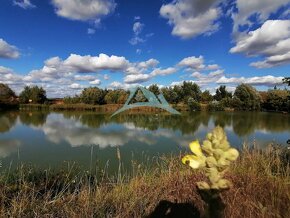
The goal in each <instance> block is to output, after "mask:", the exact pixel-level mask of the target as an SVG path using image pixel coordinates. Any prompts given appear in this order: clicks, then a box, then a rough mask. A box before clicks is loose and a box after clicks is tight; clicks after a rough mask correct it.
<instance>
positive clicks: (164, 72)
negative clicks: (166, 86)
mask: <svg viewBox="0 0 290 218" xmlns="http://www.w3.org/2000/svg"><path fill="white" fill-rule="evenodd" d="M176 72H177V69H176V68H174V67H168V68H166V69H161V68H157V69H154V70H153V71H152V72H151V73H150V75H151V76H158V75H159V76H165V75H169V74H173V73H176Z"/></svg>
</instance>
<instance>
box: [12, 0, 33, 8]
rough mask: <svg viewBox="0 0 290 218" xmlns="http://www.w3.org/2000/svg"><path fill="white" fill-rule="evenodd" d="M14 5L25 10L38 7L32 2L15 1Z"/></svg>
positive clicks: (28, 0)
mask: <svg viewBox="0 0 290 218" xmlns="http://www.w3.org/2000/svg"><path fill="white" fill-rule="evenodd" d="M13 4H14V5H17V6H19V7H21V8H23V9H29V8H35V7H36V6H35V5H34V4H32V3H31V1H30V0H13Z"/></svg>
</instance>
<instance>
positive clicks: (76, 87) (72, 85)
mask: <svg viewBox="0 0 290 218" xmlns="http://www.w3.org/2000/svg"><path fill="white" fill-rule="evenodd" d="M69 87H70V88H72V89H82V88H83V87H82V85H80V84H78V83H73V84H71V85H70V86H69Z"/></svg>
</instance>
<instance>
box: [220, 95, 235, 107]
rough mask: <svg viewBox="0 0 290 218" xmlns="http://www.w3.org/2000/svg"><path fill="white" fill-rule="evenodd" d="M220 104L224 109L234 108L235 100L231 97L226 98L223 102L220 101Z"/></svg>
mask: <svg viewBox="0 0 290 218" xmlns="http://www.w3.org/2000/svg"><path fill="white" fill-rule="evenodd" d="M220 104H221V105H222V106H223V107H234V102H233V99H232V98H230V97H226V98H223V99H222V100H220Z"/></svg>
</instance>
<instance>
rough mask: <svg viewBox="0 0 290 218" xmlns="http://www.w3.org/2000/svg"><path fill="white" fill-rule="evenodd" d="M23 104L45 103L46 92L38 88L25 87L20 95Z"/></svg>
mask: <svg viewBox="0 0 290 218" xmlns="http://www.w3.org/2000/svg"><path fill="white" fill-rule="evenodd" d="M19 100H20V102H21V103H24V104H26V103H38V104H42V103H44V102H45V101H46V100H47V98H46V91H45V90H44V89H43V88H42V87H38V86H25V87H24V90H23V91H22V92H21V93H20V95H19Z"/></svg>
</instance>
